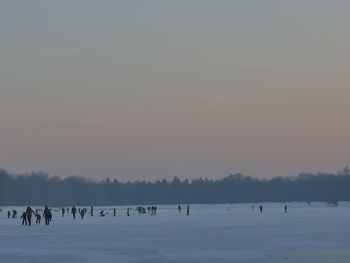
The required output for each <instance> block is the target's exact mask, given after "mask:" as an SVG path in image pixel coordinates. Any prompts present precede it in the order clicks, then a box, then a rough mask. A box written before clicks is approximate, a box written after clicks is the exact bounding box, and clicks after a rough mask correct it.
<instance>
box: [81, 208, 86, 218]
mask: <svg viewBox="0 0 350 263" xmlns="http://www.w3.org/2000/svg"><path fill="white" fill-rule="evenodd" d="M84 215H85V210H84V209H81V210H80V217H81V219H83V218H84Z"/></svg>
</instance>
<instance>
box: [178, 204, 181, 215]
mask: <svg viewBox="0 0 350 263" xmlns="http://www.w3.org/2000/svg"><path fill="white" fill-rule="evenodd" d="M177 209H178V210H179V213H181V205H179V206H178V207H177Z"/></svg>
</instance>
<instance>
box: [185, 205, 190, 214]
mask: <svg viewBox="0 0 350 263" xmlns="http://www.w3.org/2000/svg"><path fill="white" fill-rule="evenodd" d="M186 215H187V216H189V215H190V205H187V213H186Z"/></svg>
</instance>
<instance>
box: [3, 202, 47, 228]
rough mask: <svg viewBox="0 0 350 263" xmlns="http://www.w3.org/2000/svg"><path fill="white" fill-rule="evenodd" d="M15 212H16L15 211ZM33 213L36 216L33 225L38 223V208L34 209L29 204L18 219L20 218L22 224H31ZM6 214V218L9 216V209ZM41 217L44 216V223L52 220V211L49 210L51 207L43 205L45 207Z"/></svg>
mask: <svg viewBox="0 0 350 263" xmlns="http://www.w3.org/2000/svg"><path fill="white" fill-rule="evenodd" d="M14 211H15V210H14ZM15 214H17V211H16V213H15ZM33 215H34V216H35V218H36V221H35V225H40V222H41V215H40V213H39V209H36V210H35V211H34V210H33V209H32V208H31V207H30V206H28V207H27V209H26V211H24V212H23V213H22V215H21V217H20V219H22V226H23V225H26V226H27V225H28V226H31V225H32V217H33ZM7 216H8V218H10V211H8V213H7ZM43 217H44V218H45V225H49V224H50V222H51V220H52V212H51V209H49V208H48V207H47V206H45V208H44V212H43ZM13 218H15V217H13Z"/></svg>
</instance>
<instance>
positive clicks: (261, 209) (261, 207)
mask: <svg viewBox="0 0 350 263" xmlns="http://www.w3.org/2000/svg"><path fill="white" fill-rule="evenodd" d="M262 211H263V206H262V205H261V206H260V213H262Z"/></svg>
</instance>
